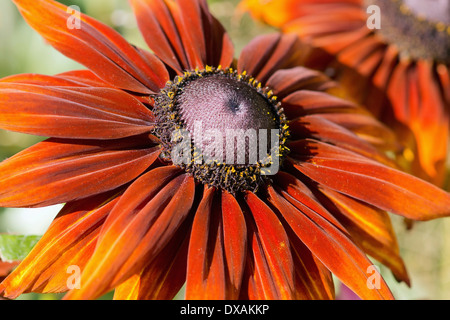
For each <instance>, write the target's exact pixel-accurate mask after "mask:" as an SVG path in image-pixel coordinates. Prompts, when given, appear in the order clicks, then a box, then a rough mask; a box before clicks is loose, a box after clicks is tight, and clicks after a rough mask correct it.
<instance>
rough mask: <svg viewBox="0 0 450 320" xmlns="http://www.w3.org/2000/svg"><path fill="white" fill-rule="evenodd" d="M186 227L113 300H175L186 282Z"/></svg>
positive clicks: (117, 288)
mask: <svg viewBox="0 0 450 320" xmlns="http://www.w3.org/2000/svg"><path fill="white" fill-rule="evenodd" d="M185 224H186V223H185ZM186 227H187V225H186ZM186 227H185V228H183V227H182V228H180V229H181V230H179V231H177V234H176V235H175V236H174V237H173V238H172V240H171V241H170V243H169V244H168V245H167V246H166V247H165V248H164V249H163V250H161V252H160V253H159V254H158V255H157V257H156V258H155V259H153V261H152V262H150V264H149V265H148V266H147V267H145V268H144V269H143V270H142V271H141V272H140V273H137V274H135V275H133V276H131V277H130V278H129V279H128V280H126V281H124V282H122V283H121V284H120V285H118V286H117V287H116V288H115V290H114V300H171V299H173V298H174V297H175V295H176V294H177V293H178V292H179V291H180V289H181V287H182V286H183V284H184V283H185V281H186V264H187V261H186V260H187V251H188V243H189V236H188V235H189V229H188V228H186Z"/></svg>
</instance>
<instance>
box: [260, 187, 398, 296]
mask: <svg viewBox="0 0 450 320" xmlns="http://www.w3.org/2000/svg"><path fill="white" fill-rule="evenodd" d="M269 197H270V201H271V202H272V203H273V205H274V206H275V207H276V208H277V209H278V210H279V211H280V213H281V214H282V215H283V217H284V219H286V222H287V223H288V224H289V225H290V226H291V228H292V230H293V231H294V232H295V234H296V235H297V236H298V237H299V238H300V240H301V241H302V242H303V243H304V244H305V245H306V246H307V247H308V248H309V249H310V250H311V252H312V253H313V254H314V255H315V256H316V257H317V258H318V259H319V260H320V261H322V263H323V264H324V265H325V266H326V267H327V268H328V269H329V270H330V271H331V272H333V274H335V275H336V276H337V277H338V278H339V279H340V280H341V281H342V282H344V283H345V284H346V285H347V286H348V287H349V288H351V289H352V290H353V291H354V292H355V293H357V294H358V295H359V296H360V297H361V298H363V299H392V298H393V296H392V294H391V292H390V290H389V288H388V286H387V285H386V283H385V282H384V280H383V279H382V278H381V276H380V278H379V282H378V284H379V288H377V287H375V288H369V287H368V286H367V283H368V279H369V276H370V274H369V273H368V267H370V266H371V265H372V263H371V262H370V261H369V259H367V257H366V256H365V255H364V253H363V252H362V251H361V250H360V249H359V248H358V247H357V246H356V245H355V244H354V243H353V242H352V241H351V240H350V239H349V238H348V237H347V236H346V235H345V234H344V233H342V232H341V231H340V230H338V229H337V228H336V227H334V226H333V225H332V224H331V223H329V222H328V221H327V220H325V219H324V218H322V217H321V216H320V215H318V214H316V213H314V211H312V210H300V208H299V207H301V203H299V202H296V200H295V199H293V198H291V197H290V196H289V195H286V194H285V195H284V197H282V196H281V195H279V194H278V193H277V192H276V191H275V190H274V189H273V187H269ZM286 199H289V201H287V200H286ZM291 203H296V204H297V205H296V207H294V206H293V204H291ZM301 208H302V209H305V207H301Z"/></svg>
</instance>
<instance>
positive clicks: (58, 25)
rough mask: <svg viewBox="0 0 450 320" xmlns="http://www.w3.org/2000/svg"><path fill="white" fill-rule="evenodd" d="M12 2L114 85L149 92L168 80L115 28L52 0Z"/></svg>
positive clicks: (161, 69)
mask: <svg viewBox="0 0 450 320" xmlns="http://www.w3.org/2000/svg"><path fill="white" fill-rule="evenodd" d="M14 3H16V5H17V6H18V8H19V11H20V12H21V14H22V15H23V17H24V18H25V20H26V21H27V22H28V23H29V24H30V26H31V27H33V28H34V29H35V30H36V31H37V32H39V33H40V34H41V35H42V36H43V37H44V38H45V40H47V41H48V42H49V43H50V44H51V45H52V46H53V47H55V48H56V49H57V50H58V51H60V52H61V53H63V54H64V55H66V56H67V57H69V58H71V59H74V60H76V61H78V62H79V63H81V64H83V65H84V66H86V67H88V68H89V69H90V70H92V71H93V72H95V73H96V74H97V75H98V76H99V77H100V78H102V79H104V80H105V81H107V82H109V83H111V84H113V85H114V86H116V87H119V88H121V89H125V90H130V91H135V92H140V93H146V94H150V93H156V92H158V91H159V89H160V88H162V87H164V85H165V83H166V82H167V81H168V80H169V79H168V73H167V70H166V69H165V67H164V64H163V63H161V62H160V61H159V60H158V59H157V58H156V57H153V56H146V57H144V56H143V55H142V54H141V53H140V52H139V51H138V50H136V49H135V48H134V47H133V46H132V45H130V44H129V43H128V42H127V41H126V40H125V39H124V38H123V37H122V36H121V35H120V34H119V33H117V32H116V31H115V30H113V29H112V28H110V27H108V26H106V25H104V24H102V23H100V22H98V21H96V20H94V19H92V18H90V17H88V16H86V15H84V14H81V13H78V12H76V11H75V10H73V9H71V8H67V7H66V6H64V5H62V4H60V3H58V2H55V1H52V0H38V1H35V0H14ZM77 23H79V25H77ZM72 24H73V25H72ZM149 57H151V58H149Z"/></svg>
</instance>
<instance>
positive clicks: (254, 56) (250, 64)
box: [238, 33, 303, 83]
mask: <svg viewBox="0 0 450 320" xmlns="http://www.w3.org/2000/svg"><path fill="white" fill-rule="evenodd" d="M300 46H301V44H300V42H299V40H298V39H297V37H296V36H295V35H292V34H288V35H284V34H280V33H274V34H269V35H261V36H258V37H256V38H254V39H253V40H251V41H250V42H249V43H248V44H247V45H246V46H245V47H244V48H243V49H242V52H241V54H240V56H239V60H238V71H239V72H240V73H242V72H243V71H246V72H247V74H249V75H251V76H252V77H254V78H255V79H256V80H258V81H260V82H262V83H265V82H266V81H267V79H268V78H269V77H270V76H271V75H272V74H273V73H274V72H275V71H277V70H279V69H285V68H288V67H294V66H296V65H298V64H300V60H299V57H300V56H301V53H302V52H303V51H302V50H299V49H300Z"/></svg>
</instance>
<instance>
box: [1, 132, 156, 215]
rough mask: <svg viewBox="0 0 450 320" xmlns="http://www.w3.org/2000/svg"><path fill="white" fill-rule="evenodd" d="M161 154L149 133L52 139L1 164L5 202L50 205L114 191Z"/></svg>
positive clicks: (12, 204) (6, 203)
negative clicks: (111, 137) (99, 138)
mask: <svg viewBox="0 0 450 320" xmlns="http://www.w3.org/2000/svg"><path fill="white" fill-rule="evenodd" d="M159 152H160V151H159V147H151V145H149V139H148V137H145V136H144V137H132V138H126V139H122V140H107V141H104V142H101V141H92V140H83V142H80V141H73V140H61V139H48V140H46V141H43V142H40V143H38V144H36V145H34V146H32V147H30V148H28V149H26V150H24V151H22V152H20V153H18V154H16V155H15V156H13V157H11V158H9V159H7V160H5V161H3V162H2V163H0V190H1V192H0V205H1V206H3V207H30V206H34V207H39V206H49V205H53V204H57V203H64V202H67V201H73V200H77V199H81V198H85V197H87V196H90V195H94V194H99V193H102V192H105V191H108V190H112V189H115V188H117V187H119V186H121V185H123V184H125V183H127V182H129V181H130V180H132V179H134V178H136V177H137V176H139V175H140V174H141V173H142V172H143V171H144V170H146V169H147V168H148V167H149V166H150V165H151V164H152V163H153V162H154V161H155V160H156V159H157V157H158V155H159Z"/></svg>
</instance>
